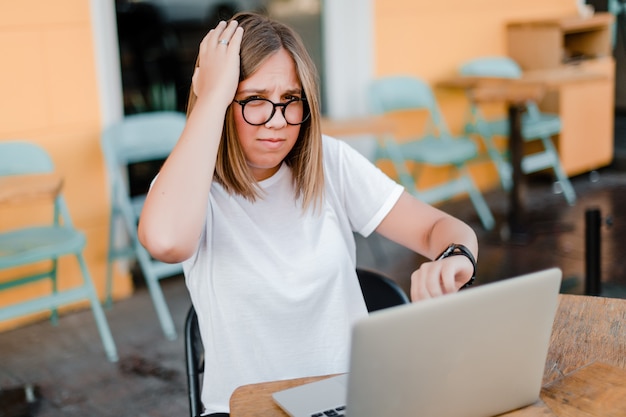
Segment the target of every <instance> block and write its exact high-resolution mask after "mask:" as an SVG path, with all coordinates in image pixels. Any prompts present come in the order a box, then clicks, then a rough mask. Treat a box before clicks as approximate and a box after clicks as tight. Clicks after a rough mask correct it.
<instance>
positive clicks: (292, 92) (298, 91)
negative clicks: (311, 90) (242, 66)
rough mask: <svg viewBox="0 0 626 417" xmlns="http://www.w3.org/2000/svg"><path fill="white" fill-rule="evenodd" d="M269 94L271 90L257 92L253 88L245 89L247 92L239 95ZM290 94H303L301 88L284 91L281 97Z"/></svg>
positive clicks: (244, 91)
mask: <svg viewBox="0 0 626 417" xmlns="http://www.w3.org/2000/svg"><path fill="white" fill-rule="evenodd" d="M268 92H269V90H257V89H253V88H248V89H245V90H241V91H238V92H237V94H245V95H248V94H258V95H267V94H268ZM290 94H302V89H301V88H292V89H289V90H286V91H284V92H283V93H282V94H281V95H290Z"/></svg>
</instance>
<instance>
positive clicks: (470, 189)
mask: <svg viewBox="0 0 626 417" xmlns="http://www.w3.org/2000/svg"><path fill="white" fill-rule="evenodd" d="M368 97H369V104H370V109H371V111H372V112H373V113H375V114H385V113H392V112H397V111H407V110H420V111H426V112H427V114H428V116H429V117H428V120H427V125H426V129H425V132H424V134H423V135H420V136H418V137H415V138H413V139H411V140H409V141H406V142H402V143H398V142H397V141H395V139H394V138H393V137H390V136H387V137H386V138H385V139H384V143H383V149H382V152H384V154H385V157H386V158H388V159H390V160H391V162H392V163H393V166H394V168H395V170H396V172H397V175H398V177H399V181H400V183H401V184H402V185H403V186H404V187H405V188H406V189H407V191H408V192H410V193H411V194H413V195H414V196H416V197H417V198H419V199H420V200H422V201H425V202H426V203H429V204H436V203H440V202H444V201H447V200H449V199H452V198H454V197H456V196H460V195H463V194H466V195H469V198H470V200H471V201H472V204H473V205H474V208H475V209H476V212H477V214H478V217H479V218H480V221H481V223H482V225H483V227H484V228H485V229H487V230H491V229H493V227H494V225H495V220H494V218H493V215H492V214H491V210H490V209H489V206H487V203H486V202H485V199H484V198H483V195H482V194H481V192H480V191H479V189H478V187H476V185H475V184H474V181H473V179H472V177H471V175H470V173H469V170H468V168H467V164H468V163H470V162H472V161H473V160H475V159H476V158H477V156H478V148H477V146H476V143H474V141H472V139H471V138H469V137H465V136H459V137H455V136H452V135H451V134H450V131H449V130H448V127H447V125H446V123H445V120H444V118H443V116H442V114H441V111H440V110H439V105H438V104H437V101H436V99H435V95H434V94H433V92H432V89H431V87H430V86H429V85H428V84H427V83H426V82H424V81H423V80H421V79H419V78H418V77H415V76H407V75H396V76H387V77H381V78H378V79H376V80H374V81H373V82H372V83H371V85H370V86H369V89H368ZM408 161H411V162H415V164H414V167H415V169H414V170H413V172H409V170H408V168H407V162H408ZM426 165H431V166H436V167H451V168H452V169H453V171H452V172H453V174H452V177H451V178H450V179H449V180H448V181H446V182H444V183H442V184H438V185H435V186H433V187H430V188H421V189H420V188H418V187H417V183H416V181H415V179H416V178H418V177H419V175H420V172H421V169H422V168H423V167H424V166H426Z"/></svg>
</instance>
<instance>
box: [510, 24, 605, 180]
mask: <svg viewBox="0 0 626 417" xmlns="http://www.w3.org/2000/svg"><path fill="white" fill-rule="evenodd" d="M612 23H613V15H612V14H610V13H596V14H595V15H593V16H591V17H588V18H580V17H566V18H554V19H544V20H527V21H516V22H510V23H509V24H508V25H507V29H506V30H507V48H508V50H507V53H508V55H509V56H510V57H511V58H513V59H515V60H516V61H517V62H518V63H519V64H520V66H521V67H522V68H523V69H524V71H532V70H541V69H552V68H559V67H575V68H578V69H580V70H581V71H589V72H594V73H597V74H601V75H602V77H597V78H590V79H584V80H577V81H573V82H564V83H562V84H560V85H559V86H558V87H557V88H555V89H552V90H550V91H549V92H548V93H547V94H546V95H545V97H544V98H543V99H542V101H541V102H540V103H539V105H540V107H541V109H542V110H544V111H549V112H555V113H558V114H559V115H560V116H561V122H562V126H563V127H562V131H561V134H560V135H559V136H558V137H557V138H556V141H555V142H556V146H557V148H558V150H559V156H560V158H561V162H562V164H563V167H564V169H565V171H566V172H567V174H568V175H570V176H571V175H576V174H580V173H583V172H587V171H591V170H594V169H597V168H600V167H602V166H606V165H608V164H610V163H611V161H612V160H613V141H614V139H613V127H614V111H615V105H614V99H615V98H614V91H615V88H614V83H615V62H614V60H613V57H612V51H611V24H612Z"/></svg>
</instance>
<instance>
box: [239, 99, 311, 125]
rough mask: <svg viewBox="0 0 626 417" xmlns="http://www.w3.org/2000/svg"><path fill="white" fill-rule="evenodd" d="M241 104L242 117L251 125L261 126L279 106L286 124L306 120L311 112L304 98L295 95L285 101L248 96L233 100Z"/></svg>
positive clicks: (300, 122)
mask: <svg viewBox="0 0 626 417" xmlns="http://www.w3.org/2000/svg"><path fill="white" fill-rule="evenodd" d="M234 101H235V103H237V104H239V105H240V106H241V112H242V114H243V119H244V120H245V121H246V123H248V124H250V125H252V126H261V125H264V124H265V123H267V122H269V121H270V120H272V117H274V114H275V113H276V108H277V107H279V108H280V111H281V112H282V113H283V117H284V118H285V121H286V122H287V124H289V125H292V126H296V125H301V124H302V123H304V122H306V121H307V119H308V118H309V117H310V115H311V112H310V111H309V106H308V104H307V102H306V98H304V97H302V98H299V97H295V98H292V99H291V100H289V101H287V102H285V103H274V102H273V101H271V100H268V99H266V98H258V97H250V98H247V99H244V100H234Z"/></svg>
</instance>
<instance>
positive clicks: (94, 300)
mask: <svg viewBox="0 0 626 417" xmlns="http://www.w3.org/2000/svg"><path fill="white" fill-rule="evenodd" d="M76 257H77V258H78V263H79V265H80V269H81V272H82V273H83V280H84V285H85V286H86V287H87V289H88V292H89V302H90V303H91V310H92V312H93V315H94V319H95V320H96V326H97V327H98V332H99V333H100V338H101V339H102V345H103V346H104V351H105V353H106V355H107V358H108V359H109V361H111V362H117V361H118V359H119V358H118V355H117V348H116V347H115V341H114V340H113V335H112V334H111V329H110V328H109V323H108V322H107V319H106V316H105V315H104V310H103V309H102V305H100V300H99V299H98V295H97V293H96V288H95V287H94V285H93V281H92V280H91V275H90V274H89V271H88V270H87V264H86V263H85V260H84V258H83V256H82V255H81V254H78V255H77V256H76Z"/></svg>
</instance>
